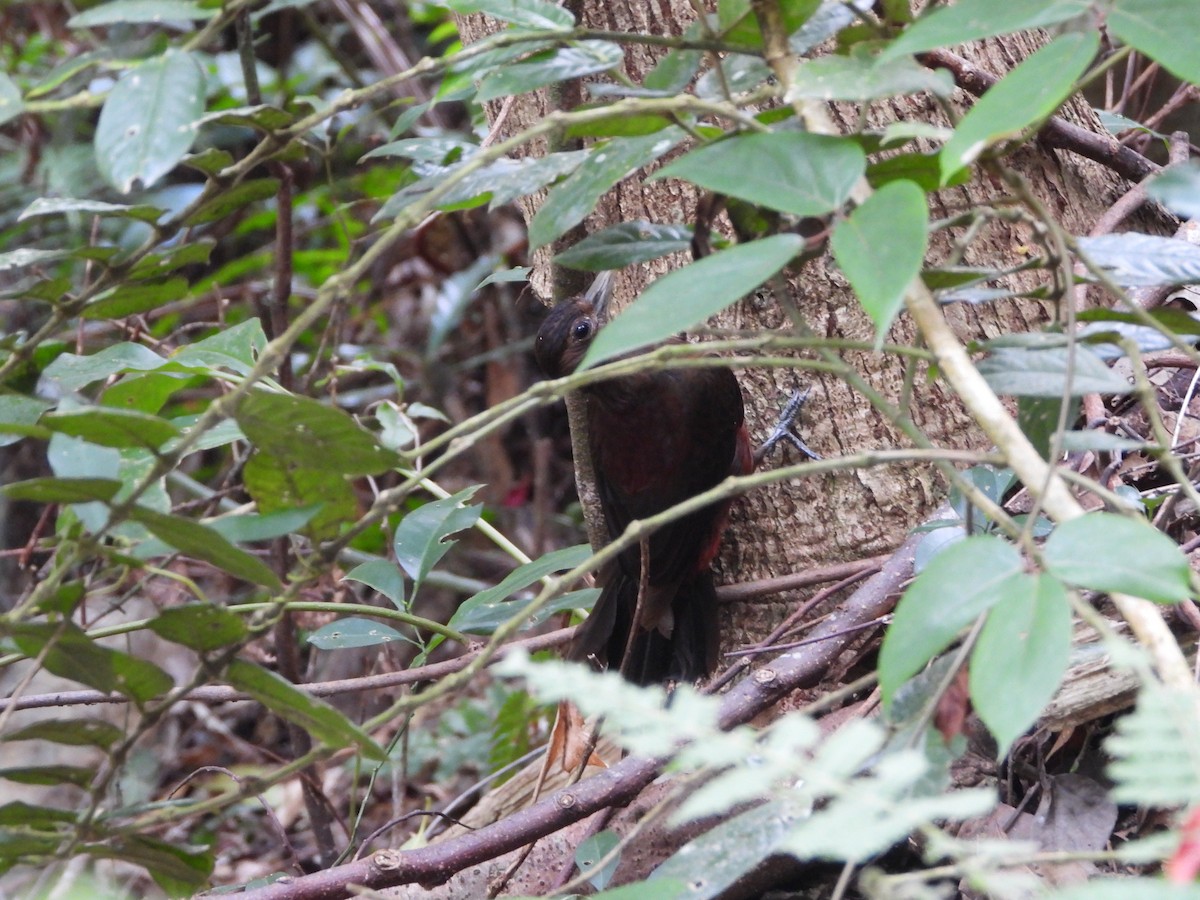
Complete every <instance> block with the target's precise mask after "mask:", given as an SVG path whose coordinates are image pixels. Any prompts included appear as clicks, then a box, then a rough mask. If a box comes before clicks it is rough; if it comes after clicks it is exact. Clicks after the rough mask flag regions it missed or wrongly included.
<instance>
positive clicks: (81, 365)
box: [42, 342, 166, 394]
mask: <svg viewBox="0 0 1200 900" xmlns="http://www.w3.org/2000/svg"><path fill="white" fill-rule="evenodd" d="M165 362H166V360H165V359H163V358H162V357H161V356H159V355H158V354H157V353H155V352H154V351H153V350H151V349H150V348H149V347H146V346H144V345H142V344H134V343H129V342H122V343H119V344H113V345H112V346H110V347H105V348H104V349H103V350H101V351H99V352H97V353H93V354H92V355H91V356H77V355H76V354H74V353H63V354H61V355H60V356H59V357H58V358H57V359H55V360H54V362H52V363H50V365H48V366H47V367H46V369H45V371H44V372H42V378H44V379H47V380H48V381H49V382H51V383H52V384H53V385H54V387H55V388H56V389H57V390H58V391H61V392H62V393H64V394H72V393H74V392H75V391H78V390H79V389H80V388H84V387H87V386H88V385H89V384H91V383H92V382H95V381H103V380H104V379H106V378H109V377H111V376H113V375H116V374H117V373H118V372H126V371H135V372H136V371H146V370H148V369H157V368H158V367H159V366H161V365H163V364H164V363H165Z"/></svg>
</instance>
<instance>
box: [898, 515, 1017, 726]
mask: <svg viewBox="0 0 1200 900" xmlns="http://www.w3.org/2000/svg"><path fill="white" fill-rule="evenodd" d="M1022 569H1023V564H1022V561H1021V554H1020V553H1018V552H1017V548H1016V547H1014V546H1013V545H1012V544H1010V543H1009V542H1008V541H1005V540H1002V539H1000V538H997V537H990V536H986V535H979V536H976V537H969V538H966V539H965V540H962V541H958V542H956V543H954V544H951V545H950V546H949V547H946V548H945V549H944V550H942V552H941V553H939V554H938V555H937V556H935V557H934V558H933V559H932V560H930V562H929V565H927V566H926V567H925V569H924V571H922V572H921V574H920V575H918V576H917V577H916V579H914V581H913V583H912V584H911V585H909V587H908V589H907V590H906V591H905V592H904V596H903V597H901V598H900V603H899V604H898V605H897V606H896V613H895V616H894V617H893V618H892V624H891V625H890V626H889V627H888V630H887V634H886V635H885V636H884V639H883V646H882V647H881V648H880V651H879V686H880V689H881V690H882V693H883V699H884V703H885V704H890V703H891V699H892V695H893V694H895V692H896V688H898V687H899V686H900V685H901V684H902V683H904V681H905V680H907V679H908V678H911V677H912V676H913V675H915V674H916V673H917V672H919V671H920V670H921V669H922V668H923V667H924V666H925V664H926V663H928V662H929V661H930V660H931V659H933V657H934V656H936V655H937V654H939V653H941V652H942V651H943V650H945V649H946V648H947V647H948V646H950V642H951V641H953V640H954V639H955V638H956V637H957V636H958V634H959V632H961V631H962V630H963V629H964V628H966V627H967V626H968V625H970V624H971V623H972V622H974V621H975V620H976V619H977V618H978V617H979V616H980V615H981V614H982V613H984V612H987V610H988V609H990V608H991V607H992V606H994V605H996V604H997V603H999V602H1000V601H1001V600H1003V599H1004V598H1005V597H1007V596H1009V595H1010V593H1011V592H1013V591H1020V590H1021V589H1022V583H1021V582H1020V580H1019V579H1016V578H1015V576H1018V575H1020V574H1021V573H1022Z"/></svg>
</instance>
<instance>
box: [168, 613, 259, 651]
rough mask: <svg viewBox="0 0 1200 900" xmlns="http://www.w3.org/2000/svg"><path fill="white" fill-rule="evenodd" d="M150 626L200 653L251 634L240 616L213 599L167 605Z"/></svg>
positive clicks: (217, 648)
mask: <svg viewBox="0 0 1200 900" xmlns="http://www.w3.org/2000/svg"><path fill="white" fill-rule="evenodd" d="M149 628H150V630H151V631H153V632H154V633H155V634H157V635H158V636H159V637H160V638H163V639H164V640H168V641H172V642H173V643H176V644H182V645H183V646H185V647H188V648H190V649H192V650H195V651H196V652H197V653H207V652H209V651H211V650H219V649H220V648H222V647H228V646H230V645H231V644H236V643H238V642H239V641H242V640H245V638H246V637H247V636H249V634H250V629H248V628H247V627H246V623H245V622H243V621H242V618H241V616H239V615H237V614H236V613H232V612H230V611H229V610H227V609H224V608H222V607H220V606H216V605H215V604H212V603H185V604H184V605H182V606H172V607H170V608H169V609H164V610H163V611H162V612H160V613H159V614H158V615H157V616H155V618H154V620H153V621H152V622H151V623H150V625H149Z"/></svg>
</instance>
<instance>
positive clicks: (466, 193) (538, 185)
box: [367, 142, 588, 221]
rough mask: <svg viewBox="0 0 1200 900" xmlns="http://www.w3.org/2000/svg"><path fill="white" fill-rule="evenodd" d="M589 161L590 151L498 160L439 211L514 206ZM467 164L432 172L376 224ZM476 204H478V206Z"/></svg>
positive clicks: (393, 201) (392, 202)
mask: <svg viewBox="0 0 1200 900" xmlns="http://www.w3.org/2000/svg"><path fill="white" fill-rule="evenodd" d="M398 143H404V142H398ZM380 149H381V150H382V149H384V148H380ZM367 155H368V156H371V155H373V154H367ZM587 157H588V151H587V150H573V151H570V152H566V153H550V154H548V155H546V156H543V157H528V158H525V159H508V158H504V159H498V160H496V161H495V162H493V163H490V164H488V165H486V166H484V167H483V168H481V169H476V170H475V171H474V172H471V173H469V174H467V175H465V176H463V177H462V178H461V180H460V181H458V183H456V184H455V185H454V186H453V187H451V188H450V190H449V191H448V192H447V193H445V194H444V195H442V196H441V198H440V199H439V200H438V201H437V207H438V208H439V209H457V208H461V207H462V206H463V205H464V204H467V203H468V202H471V203H472V204H473V205H478V204H479V203H483V202H485V201H486V202H487V204H488V207H489V208H491V209H495V208H496V207H497V206H501V205H503V204H505V203H511V202H512V201H513V200H516V199H517V198H518V197H523V196H525V195H526V194H532V193H533V192H534V191H537V190H540V189H542V188H543V187H545V186H546V185H548V184H550V183H551V182H553V181H557V180H558V179H559V178H561V177H562V176H564V175H568V174H570V173H571V172H574V171H575V170H576V169H578V168H579V166H580V165H581V164H582V163H583V162H584V161H585V160H586V159H587ZM467 162H469V160H464V161H462V162H460V163H458V164H456V165H455V166H451V167H445V168H443V167H441V166H438V167H437V168H436V171H433V172H430V173H429V174H427V175H426V176H425V177H424V178H422V179H421V180H420V181H418V182H417V183H416V184H410V185H407V186H406V187H404V188H402V189H401V190H400V191H399V192H398V193H396V194H394V195H393V196H392V197H391V198H389V199H388V201H387V202H386V203H385V204H384V205H383V207H382V208H381V209H380V210H379V212H378V213H376V214H375V216H374V219H373V221H379V220H381V219H389V218H392V217H394V216H396V215H397V214H399V213H400V211H401V210H403V209H404V208H406V207H407V206H408V205H409V204H411V203H414V202H416V201H417V200H419V199H421V198H422V197H424V196H425V195H426V194H428V193H429V192H430V191H432V190H434V189H435V188H437V187H439V186H440V185H441V184H442V183H443V182H444V181H445V180H446V179H447V178H449V177H450V176H452V175H453V174H454V173H455V171H456V170H457V169H458V168H460V167H461V166H463V165H466V163H467ZM474 201H478V203H475V202H474Z"/></svg>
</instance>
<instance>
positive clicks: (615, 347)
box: [580, 234, 804, 368]
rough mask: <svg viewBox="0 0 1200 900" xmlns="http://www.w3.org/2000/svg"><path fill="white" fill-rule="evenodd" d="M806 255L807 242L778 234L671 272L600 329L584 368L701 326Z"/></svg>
mask: <svg viewBox="0 0 1200 900" xmlns="http://www.w3.org/2000/svg"><path fill="white" fill-rule="evenodd" d="M803 249H804V240H803V238H800V237H797V236H796V235H794V234H777V235H773V236H771V237H768V238H763V239H761V240H757V241H751V242H750V243H748V244H739V245H738V246H736V247H731V248H730V249H728V250H722V251H720V252H718V253H714V254H712V255H711V256H706V257H704V258H703V259H701V260H700V261H699V262H695V263H692V264H691V265H690V266H684V267H683V268H682V269H675V270H674V271H672V272H668V273H667V274H666V275H664V276H663V277H662V278H659V279H658V280H657V281H655V282H654V283H653V284H652V285H650V287H648V288H646V290H645V292H644V293H643V294H642V295H641V296H640V297H638V298H637V299H636V300H634V301H633V303H631V304H630V305H629V306H628V307H626V308H625V309H623V310H622V311H621V312H620V313H619V314H618V315H617V316H616V317H615V318H614V319H613V320H612V321H611V322H609V323H608V324H606V325H605V326H604V327H603V328H601V329H600V331H599V333H598V334H597V335H596V339H595V340H594V341H593V342H592V346H591V347H590V348H588V352H587V354H586V355H585V356H584V358H583V361H582V362H581V363H580V367H581V368H588V367H589V366H594V365H597V364H599V363H601V362H604V361H605V360H607V359H611V358H612V357H614V356H619V355H621V354H622V353H627V352H629V351H630V350H636V349H638V348H640V347H646V346H649V345H650V344H655V343H657V342H659V341H662V340H665V339H666V338H669V337H671V336H672V335H674V334H676V333H677V332H680V331H683V330H685V329H687V328H691V327H692V326H693V325H698V324H699V323H700V322H703V321H704V320H705V319H707V318H708V317H709V316H712V315H715V314H716V313H718V312H720V311H721V310H722V309H724V308H725V307H727V306H729V305H730V304H731V303H734V302H736V301H737V300H739V299H740V298H742V297H744V296H745V295H746V294H748V293H750V292H751V291H753V290H754V289H755V288H757V287H758V286H759V285H761V284H762V283H763V282H764V281H766V280H767V279H768V278H771V277H772V276H773V275H775V274H777V273H778V272H779V271H780V270H781V269H783V267H784V266H786V265H787V264H788V263H789V262H790V261H791V260H792V258H793V257H794V256H796V254H798V253H799V252H800V251H801V250H803Z"/></svg>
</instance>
